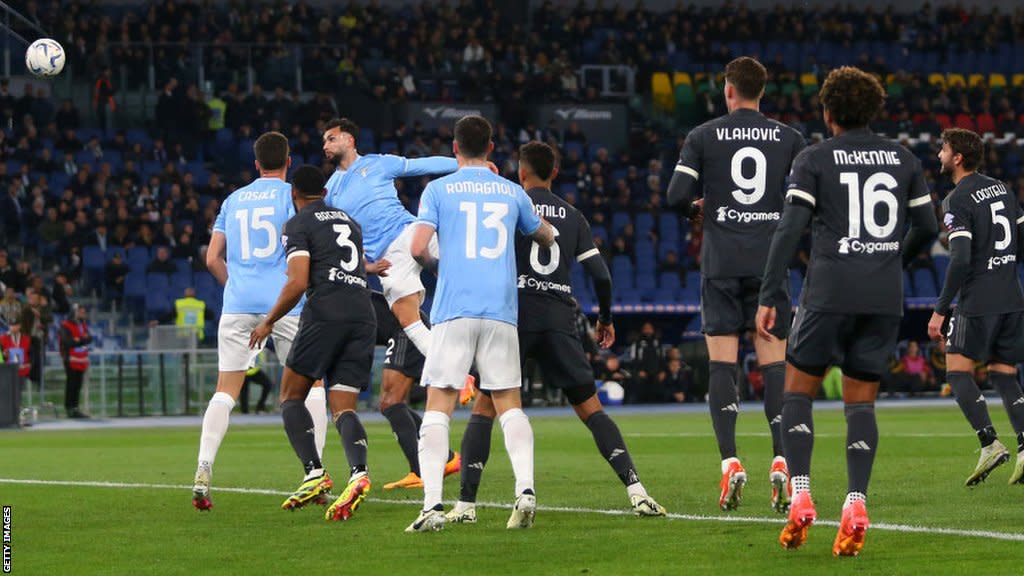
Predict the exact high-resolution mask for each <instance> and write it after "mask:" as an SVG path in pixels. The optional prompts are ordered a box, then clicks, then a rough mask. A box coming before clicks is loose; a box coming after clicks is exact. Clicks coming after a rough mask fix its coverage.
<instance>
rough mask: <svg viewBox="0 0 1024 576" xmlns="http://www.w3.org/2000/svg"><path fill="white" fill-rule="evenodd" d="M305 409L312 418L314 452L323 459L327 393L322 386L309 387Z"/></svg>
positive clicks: (325, 438) (325, 435)
mask: <svg viewBox="0 0 1024 576" xmlns="http://www.w3.org/2000/svg"><path fill="white" fill-rule="evenodd" d="M306 410H309V415H310V416H311V417H312V418H313V441H314V442H315V443H316V453H317V455H318V456H320V459H321V460H323V457H324V444H326V443H327V395H326V393H325V392H324V388H323V387H321V386H314V387H313V388H310V389H309V394H307V395H306Z"/></svg>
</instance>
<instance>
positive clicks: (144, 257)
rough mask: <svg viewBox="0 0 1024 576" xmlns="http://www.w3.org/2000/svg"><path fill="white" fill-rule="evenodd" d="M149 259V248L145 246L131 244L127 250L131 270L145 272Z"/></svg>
mask: <svg viewBox="0 0 1024 576" xmlns="http://www.w3.org/2000/svg"><path fill="white" fill-rule="evenodd" d="M149 259H150V256H149V248H146V247H145V246H133V247H132V248H130V249H129V250H128V267H129V268H131V269H132V272H145V271H146V266H149Z"/></svg>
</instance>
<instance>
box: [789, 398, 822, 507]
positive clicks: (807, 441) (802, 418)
mask: <svg viewBox="0 0 1024 576" xmlns="http://www.w3.org/2000/svg"><path fill="white" fill-rule="evenodd" d="M782 445H783V448H784V450H785V454H786V464H787V465H788V466H789V473H790V474H791V475H792V476H793V479H794V482H793V486H794V489H795V487H796V482H795V480H796V477H797V476H809V475H810V473H811V451H812V450H814V415H813V413H812V411H811V397H810V396H808V395H807V394H801V393H799V392H786V393H784V394H783V400H782Z"/></svg>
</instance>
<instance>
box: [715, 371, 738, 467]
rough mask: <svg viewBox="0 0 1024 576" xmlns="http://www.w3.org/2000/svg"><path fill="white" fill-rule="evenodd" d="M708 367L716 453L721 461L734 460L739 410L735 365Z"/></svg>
mask: <svg viewBox="0 0 1024 576" xmlns="http://www.w3.org/2000/svg"><path fill="white" fill-rule="evenodd" d="M708 367H709V372H710V374H709V378H708V410H710V412H711V425H712V426H713V427H714V429H715V438H717V439H718V451H719V453H721V455H722V460H725V459H726V458H735V457H736V416H737V415H739V410H740V405H739V397H738V396H737V395H736V364H735V363H734V362H715V361H712V362H710V363H709V365H708Z"/></svg>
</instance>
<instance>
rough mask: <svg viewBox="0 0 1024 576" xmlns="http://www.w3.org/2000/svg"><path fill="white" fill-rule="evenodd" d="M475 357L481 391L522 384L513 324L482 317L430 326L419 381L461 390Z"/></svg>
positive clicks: (517, 333) (517, 340)
mask: <svg viewBox="0 0 1024 576" xmlns="http://www.w3.org/2000/svg"><path fill="white" fill-rule="evenodd" d="M474 360H475V361H476V368H477V370H478V371H479V372H480V382H479V383H478V385H479V386H480V388H481V389H482V390H508V389H510V388H519V387H520V386H522V385H523V378H522V372H521V370H520V368H519V332H518V331H517V330H516V327H515V326H513V325H512V324H508V323H507V322H499V321H497V320H487V319H484V318H456V319H454V320H449V321H447V322H442V323H440V324H435V325H434V326H433V328H431V329H430V353H429V354H427V361H426V363H425V364H424V366H423V377H422V378H421V379H420V381H421V383H422V385H423V386H433V387H435V388H455V389H457V390H461V389H462V388H463V387H464V386H465V385H466V376H467V375H468V374H469V369H470V368H471V367H472V366H473V361H474Z"/></svg>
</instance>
